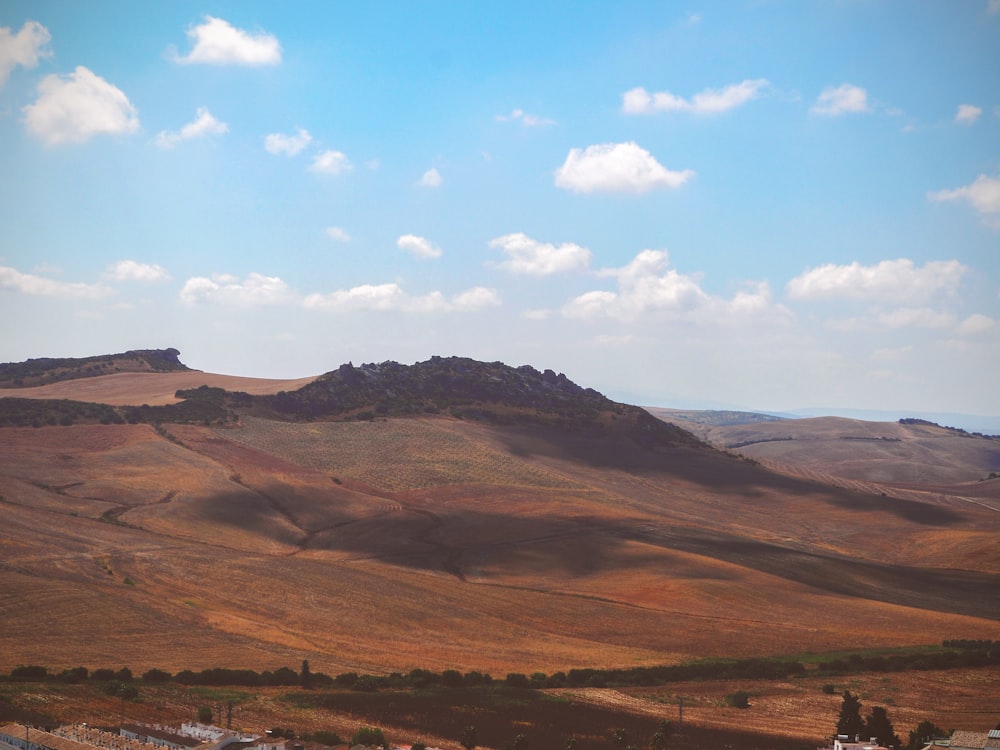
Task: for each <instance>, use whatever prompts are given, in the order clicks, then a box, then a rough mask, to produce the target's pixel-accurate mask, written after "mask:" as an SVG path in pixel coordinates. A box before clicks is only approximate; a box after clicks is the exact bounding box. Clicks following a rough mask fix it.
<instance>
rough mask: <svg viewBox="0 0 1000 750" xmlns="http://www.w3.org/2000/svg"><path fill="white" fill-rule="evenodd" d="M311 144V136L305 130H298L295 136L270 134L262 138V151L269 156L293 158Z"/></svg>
mask: <svg viewBox="0 0 1000 750" xmlns="http://www.w3.org/2000/svg"><path fill="white" fill-rule="evenodd" d="M311 142H312V136H311V135H309V131H308V130H306V129H305V128H299V129H298V132H297V133H295V135H285V134H284V133H270V134H268V135H267V136H265V138H264V150H265V151H267V152H268V153H269V154H274V155H275V156H280V155H281V154H284V155H285V156H295V155H296V154H298V153H300V152H301V151H302V150H303V149H305V148H306V146H308V145H309V144H310V143H311Z"/></svg>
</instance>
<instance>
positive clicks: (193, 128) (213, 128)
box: [153, 107, 229, 149]
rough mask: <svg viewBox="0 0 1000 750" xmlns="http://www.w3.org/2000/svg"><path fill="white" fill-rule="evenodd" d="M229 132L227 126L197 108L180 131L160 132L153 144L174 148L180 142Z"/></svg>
mask: <svg viewBox="0 0 1000 750" xmlns="http://www.w3.org/2000/svg"><path fill="white" fill-rule="evenodd" d="M228 132H229V126H228V125H227V124H226V123H224V122H220V121H219V120H217V119H216V118H215V117H214V116H213V115H212V113H211V112H209V111H208V109H207V108H206V107H198V111H197V113H196V114H195V118H194V119H193V120H192V121H191V122H189V123H188V124H187V125H185V126H184V127H182V128H181V129H180V130H174V131H167V130H161V131H160V132H159V133H158V134H157V135H156V138H154V139H153V143H155V144H156V145H157V146H159V147H160V148H163V149H169V148H173V147H174V146H176V145H177V144H178V143H180V142H181V141H189V140H192V139H193V138H203V137H205V136H207V135H222V134H224V133H228Z"/></svg>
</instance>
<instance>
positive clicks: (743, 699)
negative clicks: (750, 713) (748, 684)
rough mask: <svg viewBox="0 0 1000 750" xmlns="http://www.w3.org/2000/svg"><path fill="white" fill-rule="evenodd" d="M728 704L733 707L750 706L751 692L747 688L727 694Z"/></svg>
mask: <svg viewBox="0 0 1000 750" xmlns="http://www.w3.org/2000/svg"><path fill="white" fill-rule="evenodd" d="M726 705H727V706H730V707H732V708H750V693H748V692H747V691H746V690H737V691H736V692H735V693H730V694H729V695H727V696H726Z"/></svg>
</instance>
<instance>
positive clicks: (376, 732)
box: [351, 727, 389, 748]
mask: <svg viewBox="0 0 1000 750" xmlns="http://www.w3.org/2000/svg"><path fill="white" fill-rule="evenodd" d="M355 745H368V746H369V747H384V748H388V747H389V743H388V742H386V740H385V734H383V733H382V730H381V729H379V728H378V727H358V731H357V732H355V733H354V736H353V737H351V747H354V746H355Z"/></svg>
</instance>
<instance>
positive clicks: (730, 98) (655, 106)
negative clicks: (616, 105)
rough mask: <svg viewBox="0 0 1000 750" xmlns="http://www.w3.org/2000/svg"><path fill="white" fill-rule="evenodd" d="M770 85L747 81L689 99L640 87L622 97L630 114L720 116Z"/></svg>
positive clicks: (756, 80)
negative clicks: (668, 113)
mask: <svg viewBox="0 0 1000 750" xmlns="http://www.w3.org/2000/svg"><path fill="white" fill-rule="evenodd" d="M768 83H769V82H768V80H767V79H766V78H756V79H753V80H750V79H747V80H745V81H742V82H740V83H734V84H731V85H729V86H725V87H723V88H721V89H705V90H704V91H702V92H701V93H698V94H695V95H694V96H693V97H692V98H690V99H684V98H683V97H680V96H677V95H675V94H671V93H670V92H669V91H658V92H655V93H652V94H650V93H649V92H648V91H646V89H644V88H642V87H641V86H639V87H638V88H634V89H631V90H630V91H626V92H625V93H624V94H623V95H622V112H624V113H625V114H629V115H647V114H652V113H653V112H691V113H694V114H699V115H701V114H717V113H719V112H725V111H727V110H730V109H733V108H735V107H739V106H740V105H742V104H746V103H747V102H749V101H751V100H753V99H756V98H757V97H759V96H760V93H761V90H762V89H764V88H765V87H766V86H767V85H768Z"/></svg>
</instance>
